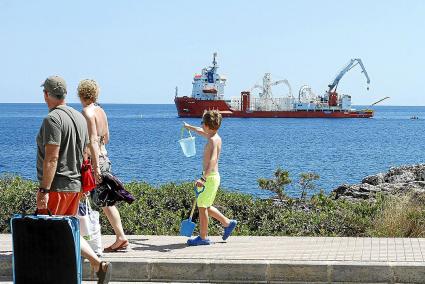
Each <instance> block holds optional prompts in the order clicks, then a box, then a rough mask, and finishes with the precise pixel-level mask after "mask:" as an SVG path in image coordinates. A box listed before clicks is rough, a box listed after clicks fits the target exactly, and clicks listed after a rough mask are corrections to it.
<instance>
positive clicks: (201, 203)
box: [184, 110, 237, 246]
mask: <svg viewBox="0 0 425 284" xmlns="http://www.w3.org/2000/svg"><path fill="white" fill-rule="evenodd" d="M221 119H222V118H221V114H220V113H219V112H218V111H216V110H209V111H205V112H204V115H203V116H202V122H201V124H202V128H201V127H194V126H191V125H189V124H187V123H184V127H185V128H186V129H189V130H192V131H195V132H196V133H198V134H199V135H201V136H204V137H205V138H206V139H208V143H207V145H206V146H205V149H204V158H203V164H202V166H203V172H202V176H201V177H200V178H199V179H198V180H197V181H196V186H197V187H203V186H205V190H204V192H202V193H201V194H200V195H199V196H198V200H197V205H198V210H199V227H200V230H199V231H200V235H199V236H198V237H196V238H194V239H189V240H188V241H187V244H188V245H189V246H198V245H209V244H211V241H210V240H209V239H208V216H211V217H213V218H214V219H216V220H217V221H219V222H220V223H221V225H222V226H223V227H224V233H223V240H226V239H227V238H228V237H229V236H230V234H231V233H232V232H233V230H234V229H235V227H236V224H237V221H236V220H229V219H228V218H226V217H225V216H224V215H223V214H221V213H220V211H218V210H217V209H216V208H215V207H214V206H212V205H213V203H214V199H215V195H216V194H217V190H218V186H219V185H220V174H219V173H218V159H219V157H220V152H221V138H220V136H219V135H218V129H219V128H220V125H221Z"/></svg>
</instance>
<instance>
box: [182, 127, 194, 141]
mask: <svg viewBox="0 0 425 284" xmlns="http://www.w3.org/2000/svg"><path fill="white" fill-rule="evenodd" d="M185 129H186V128H184V126H182V130H181V139H183V134H184V130H185ZM187 132H189V135H190V137H192V133H190V130H187Z"/></svg>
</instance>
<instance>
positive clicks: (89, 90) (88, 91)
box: [77, 79, 100, 103]
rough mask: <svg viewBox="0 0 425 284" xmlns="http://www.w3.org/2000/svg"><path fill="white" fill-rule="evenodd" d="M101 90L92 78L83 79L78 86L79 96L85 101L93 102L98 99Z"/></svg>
mask: <svg viewBox="0 0 425 284" xmlns="http://www.w3.org/2000/svg"><path fill="white" fill-rule="evenodd" d="M99 91H100V89H99V85H98V84H97V83H96V81H95V80H92V79H84V80H81V81H80V83H79V84H78V88H77V93H78V96H79V97H80V98H81V99H83V100H85V101H91V102H93V103H95V102H96V101H97V98H98V97H99Z"/></svg>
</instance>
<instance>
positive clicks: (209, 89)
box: [202, 87, 217, 94]
mask: <svg viewBox="0 0 425 284" xmlns="http://www.w3.org/2000/svg"><path fill="white" fill-rule="evenodd" d="M202 92H204V93H206V94H217V89H216V88H214V87H204V88H203V89H202Z"/></svg>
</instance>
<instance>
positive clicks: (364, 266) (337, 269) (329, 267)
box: [0, 255, 425, 283]
mask: <svg viewBox="0 0 425 284" xmlns="http://www.w3.org/2000/svg"><path fill="white" fill-rule="evenodd" d="M0 259H1V260H2V261H1V263H0V279H2V280H9V281H12V257H11V255H9V256H4V255H2V256H1V255H0ZM108 260H109V261H111V262H112V264H113V271H112V276H113V279H112V280H113V281H128V282H129V281H152V282H156V281H173V282H179V281H180V282H200V283H202V282H209V283H217V282H219V283H223V282H228V283H230V282H232V283H253V282H255V283H282V282H292V283H294V282H300V283H302V282H316V283H321V282H322V283H332V282H352V283H378V282H385V283H423V282H424V279H425V263H406V262H399V263H398V262H387V263H382V262H368V263H361V262H348V261H286V262H282V261H269V260H254V261H253V260H205V259H200V260H194V259H192V260H188V259H122V258H110V259H108ZM83 279H84V280H94V279H93V278H91V277H90V265H89V263H88V261H85V262H84V264H83Z"/></svg>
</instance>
